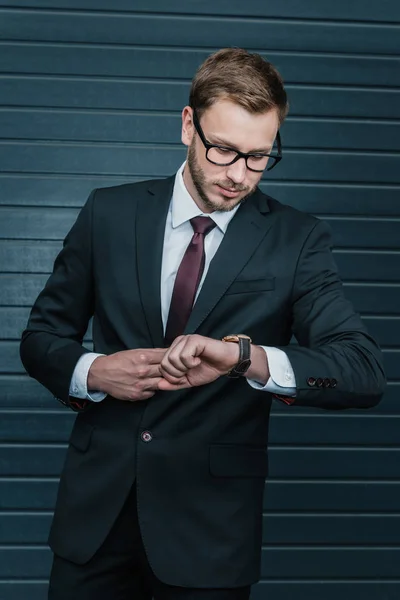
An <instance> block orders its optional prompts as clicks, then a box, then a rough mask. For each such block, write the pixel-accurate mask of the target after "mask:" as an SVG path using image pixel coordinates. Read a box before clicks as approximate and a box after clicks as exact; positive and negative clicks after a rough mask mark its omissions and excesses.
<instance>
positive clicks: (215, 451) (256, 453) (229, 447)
mask: <svg viewBox="0 0 400 600" xmlns="http://www.w3.org/2000/svg"><path fill="white" fill-rule="evenodd" d="M209 460H210V473H211V475H214V476H216V477H266V476H267V475H268V455H267V450H266V448H263V447H261V446H244V445H236V444H213V445H212V446H210V459H209Z"/></svg>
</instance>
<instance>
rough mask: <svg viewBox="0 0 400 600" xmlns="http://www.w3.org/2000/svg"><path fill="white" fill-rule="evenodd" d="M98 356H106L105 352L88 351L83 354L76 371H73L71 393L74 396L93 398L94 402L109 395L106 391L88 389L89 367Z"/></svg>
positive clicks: (86, 398) (84, 398) (85, 398)
mask: <svg viewBox="0 0 400 600" xmlns="http://www.w3.org/2000/svg"><path fill="white" fill-rule="evenodd" d="M98 356H104V354H97V353H96V352H86V354H83V355H82V356H81V357H80V359H79V360H78V362H77V363H76V365H75V369H74V372H73V373H72V377H71V383H70V386H69V395H70V396H73V397H74V398H80V399H81V400H91V401H92V402H101V401H102V400H104V398H105V397H106V396H107V394H106V393H105V392H96V391H95V390H90V391H89V390H88V389H87V378H88V373H89V369H90V367H91V366H92V363H93V361H94V360H95V359H96V358H97V357H98Z"/></svg>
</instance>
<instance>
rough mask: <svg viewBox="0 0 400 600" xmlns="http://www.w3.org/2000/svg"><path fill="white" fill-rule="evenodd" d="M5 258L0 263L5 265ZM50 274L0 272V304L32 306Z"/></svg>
mask: <svg viewBox="0 0 400 600" xmlns="http://www.w3.org/2000/svg"><path fill="white" fill-rule="evenodd" d="M2 260H3V258H0V263H1V265H2V266H3V262H2ZM48 277H49V276H48V275H47V274H46V275H31V274H30V275H20V274H12V275H10V274H3V273H0V306H32V304H33V303H34V301H35V300H36V298H37V297H38V295H39V293H40V292H41V291H42V289H43V287H44V285H45V283H46V281H47V279H48Z"/></svg>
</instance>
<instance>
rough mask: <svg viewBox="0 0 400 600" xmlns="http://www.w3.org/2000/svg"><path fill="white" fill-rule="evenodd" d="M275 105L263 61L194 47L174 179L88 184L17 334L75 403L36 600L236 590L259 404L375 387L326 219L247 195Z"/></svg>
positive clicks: (321, 403) (377, 377)
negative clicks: (89, 333)
mask: <svg viewBox="0 0 400 600" xmlns="http://www.w3.org/2000/svg"><path fill="white" fill-rule="evenodd" d="M286 112H287V100H286V94H285V91H284V88H283V84H282V80H281V78H280V76H279V74H278V73H277V71H276V70H275V69H274V68H273V66H272V65H270V64H269V63H267V62H266V61H264V60H263V59H262V58H261V57H260V56H258V55H255V54H249V53H247V52H246V51H244V50H240V49H225V50H221V51H219V52H217V53H215V54H214V55H211V56H210V57H209V58H208V59H207V60H206V61H205V63H204V64H203V65H202V66H201V67H200V68H199V70H198V72H197V74H196V76H195V78H194V80H193V83H192V88H191V93H190V100H189V106H186V107H185V108H184V109H183V112H182V141H183V143H184V144H185V145H186V146H187V147H188V154H187V162H186V163H185V164H184V165H182V167H181V168H180V169H179V171H178V173H177V174H176V176H174V177H170V178H168V179H166V180H158V181H150V182H141V183H138V184H128V185H125V186H120V187H113V188H108V189H99V190H96V191H94V192H92V194H91V195H90V197H89V200H88V201H87V203H86V205H85V206H84V208H83V209H82V211H81V213H80V215H79V217H78V219H77V221H76V223H75V225H74V226H73V227H72V229H71V231H70V232H69V234H68V235H67V238H66V240H65V243H64V248H63V250H62V251H61V253H60V254H59V256H58V257H57V259H56V261H55V265H54V272H53V274H52V275H51V277H50V279H49V281H48V283H47V285H46V287H45V289H44V290H43V291H42V293H41V294H40V296H39V298H38V299H37V301H36V303H35V305H34V307H33V309H32V313H31V316H30V319H29V323H28V326H27V329H26V330H25V332H24V334H23V339H22V344H21V357H22V360H23V363H24V365H25V367H26V369H27V371H28V373H29V374H30V375H32V376H33V377H35V378H36V379H38V380H39V381H40V382H41V383H43V384H44V385H45V386H46V387H47V388H48V389H49V390H50V391H51V392H52V393H53V394H54V395H55V396H56V397H57V398H58V399H60V400H61V401H62V402H63V403H64V404H66V405H68V406H70V407H71V408H73V409H75V410H77V411H79V414H78V416H77V419H76V422H75V425H74V428H73V431H72V434H71V438H70V445H69V448H68V452H67V458H66V463H65V466H64V469H63V473H62V476H61V481H60V487H59V494H58V499H57V506H56V510H55V516H54V520H53V525H52V530H51V533H50V545H51V548H52V550H53V551H54V554H55V557H54V563H53V569H52V575H51V581H50V592H49V597H50V598H51V600H66V599H68V600H70V599H72V598H74V600H81V599H82V600H83V599H84V600H92V599H93V600H94V599H96V600H102V599H107V600H109V599H111V598H112V599H115V600H117V599H118V600H119V599H121V600H125V599H126V600H128V599H131V598H132V599H133V598H135V599H149V598H152V597H153V596H154V598H155V599H156V600H165V599H172V598H173V599H174V600H175V599H178V600H186V599H192V598H193V599H197V600H203V599H204V600H206V599H207V600H214V599H215V600H222V599H245V598H246V599H247V598H249V594H250V586H251V584H252V583H254V582H256V581H257V580H258V578H259V568H260V549H261V517H262V504H263V490H264V480H265V477H266V475H267V471H268V464H267V455H266V447H267V440H268V417H269V411H270V407H271V402H272V398H273V396H275V397H277V398H279V399H280V400H282V401H283V402H285V403H286V404H293V405H299V406H312V407H321V408H326V409H339V408H349V407H353V408H355V407H360V408H365V407H369V406H373V405H375V404H376V403H377V402H379V400H380V398H381V395H382V393H383V389H384V375H383V370H382V362H381V355H380V352H379V349H378V347H377V345H376V344H375V342H374V341H373V340H372V339H371V337H370V336H369V335H368V334H367V332H366V330H365V328H364V326H363V325H362V323H361V321H360V319H359V317H358V316H357V315H356V314H355V313H354V311H353V309H352V307H351V305H350V304H349V303H348V302H347V301H346V300H345V298H344V297H343V292H342V286H341V283H340V280H339V277H338V274H337V271H336V267H335V264H334V261H333V258H332V255H331V251H330V244H331V241H330V235H329V231H328V228H327V226H326V225H325V224H324V223H323V222H321V221H319V220H317V219H315V218H314V217H311V216H308V215H305V214H303V213H301V212H299V211H296V210H294V209H292V208H290V207H287V206H283V205H282V204H280V203H279V202H277V201H276V200H274V199H273V198H270V197H269V196H266V195H264V194H263V193H261V191H260V190H259V189H258V187H257V185H258V183H259V181H260V178H261V176H262V174H263V172H264V171H265V170H266V169H270V168H272V167H273V166H275V164H276V163H277V162H279V160H280V159H281V158H282V153H281V144H280V136H279V127H280V125H281V123H282V121H283V120H284V118H285V115H286ZM275 146H276V149H275ZM91 316H93V340H94V349H95V351H96V353H95V354H94V353H91V352H89V351H88V350H87V349H85V348H84V347H83V346H82V339H83V336H84V334H85V331H86V328H87V325H88V321H89V319H90V318H91ZM292 334H294V335H295V337H296V339H297V341H298V345H290V346H289V345H288V344H289V341H290V339H291V337H292Z"/></svg>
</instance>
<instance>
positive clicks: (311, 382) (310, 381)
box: [307, 377, 316, 387]
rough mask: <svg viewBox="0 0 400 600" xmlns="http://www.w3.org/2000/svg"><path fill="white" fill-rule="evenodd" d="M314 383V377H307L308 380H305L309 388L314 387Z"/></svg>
mask: <svg viewBox="0 0 400 600" xmlns="http://www.w3.org/2000/svg"><path fill="white" fill-rule="evenodd" d="M315 382H316V379H315V377H309V378H308V379H307V385H309V386H310V387H314V385H315Z"/></svg>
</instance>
